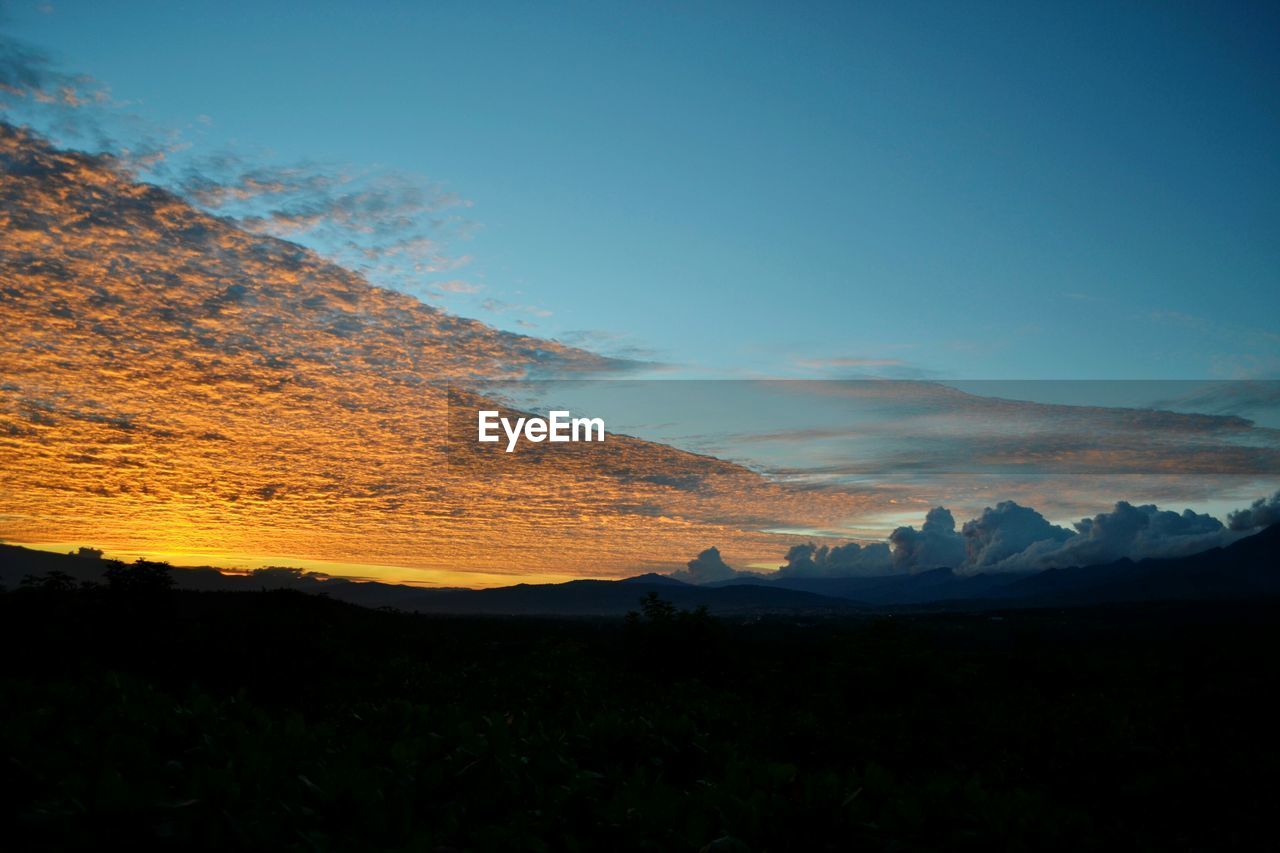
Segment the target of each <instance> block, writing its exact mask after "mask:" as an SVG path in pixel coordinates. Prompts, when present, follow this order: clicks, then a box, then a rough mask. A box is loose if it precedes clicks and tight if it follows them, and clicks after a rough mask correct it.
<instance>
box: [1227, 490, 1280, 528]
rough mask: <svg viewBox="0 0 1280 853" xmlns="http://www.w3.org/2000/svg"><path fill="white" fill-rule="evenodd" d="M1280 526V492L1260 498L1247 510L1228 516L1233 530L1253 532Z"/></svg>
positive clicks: (1237, 511) (1240, 510) (1239, 510)
mask: <svg viewBox="0 0 1280 853" xmlns="http://www.w3.org/2000/svg"><path fill="white" fill-rule="evenodd" d="M1271 524H1280V491H1277V492H1276V493H1275V494H1274V495H1272V496H1271V497H1269V498H1258V499H1257V500H1256V501H1254V502H1253V503H1252V504H1250V505H1249V506H1248V507H1246V508H1245V509H1238V510H1236V511H1235V512H1233V513H1231V514H1230V515H1228V516H1227V525H1228V526H1229V527H1230V528H1231V529H1232V530H1253V529H1255V528H1258V527H1267V526H1268V525H1271Z"/></svg>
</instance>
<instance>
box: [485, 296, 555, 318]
mask: <svg viewBox="0 0 1280 853" xmlns="http://www.w3.org/2000/svg"><path fill="white" fill-rule="evenodd" d="M480 307H481V308H483V309H484V310H486V311H488V312H489V313H490V314H528V315H530V316H533V317H543V318H546V317H550V316H551V312H550V311H548V310H547V309H546V308H540V307H538V306H537V305H517V304H515V303H512V302H504V301H503V300H501V299H486V300H484V301H483V302H481V303H480Z"/></svg>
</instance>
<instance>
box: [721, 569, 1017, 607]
mask: <svg viewBox="0 0 1280 853" xmlns="http://www.w3.org/2000/svg"><path fill="white" fill-rule="evenodd" d="M1012 579H1013V576H1010V575H961V574H957V573H955V572H954V571H952V570H951V569H930V570H928V571H924V572H918V573H916V574H902V575H880V576H874V577H852V578H797V577H779V578H773V579H771V578H760V579H754V578H753V579H741V578H733V579H730V580H725V581H719V582H718V583H716V584H713V586H718V587H725V586H736V585H743V584H750V585H767V586H771V587H774V588H779V589H792V590H799V591H802V592H811V593H814V594H817V595H824V596H830V597H835V598H848V599H853V600H857V601H860V602H864V603H866V604H872V605H890V604H921V603H925V602H929V601H939V600H947V599H966V598H984V597H987V596H990V595H993V594H996V591H997V590H999V589H1001V588H1003V587H1005V586H1006V585H1008V584H1009V582H1010V581H1011V580H1012Z"/></svg>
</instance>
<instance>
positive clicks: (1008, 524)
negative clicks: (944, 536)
mask: <svg viewBox="0 0 1280 853" xmlns="http://www.w3.org/2000/svg"><path fill="white" fill-rule="evenodd" d="M960 535H961V536H963V537H964V548H965V561H964V565H965V567H966V568H971V569H982V568H988V567H991V566H995V565H998V564H1000V563H1001V562H1003V561H1005V560H1007V559H1009V558H1010V557H1012V556H1014V555H1015V554H1021V553H1022V552H1023V551H1025V550H1026V549H1027V548H1030V547H1031V546H1032V545H1037V544H1039V543H1042V542H1062V541H1065V540H1067V539H1070V538H1071V531H1069V530H1067V529H1066V528H1064V527H1058V526H1057V525H1056V524H1050V523H1049V521H1048V520H1047V519H1046V518H1045V517H1044V516H1043V515H1041V514H1040V513H1038V512H1036V511H1035V510H1034V509H1031V508H1030V507H1025V506H1019V505H1018V504H1016V503H1014V502H1013V501H1001V502H1000V503H998V504H996V506H995V508H994V509H993V508H991V507H987V508H986V509H984V510H983V511H982V515H980V516H978V517H977V518H975V519H973V520H972V521H967V522H965V524H964V527H962V528H961V530H960Z"/></svg>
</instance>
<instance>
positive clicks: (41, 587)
mask: <svg viewBox="0 0 1280 853" xmlns="http://www.w3.org/2000/svg"><path fill="white" fill-rule="evenodd" d="M22 588H23V589H34V590H38V591H40V592H71V591H73V590H74V589H75V588H76V579H75V578H73V577H71V575H69V574H67V573H66V572H60V571H57V570H56V569H55V570H54V571H51V572H46V573H45V574H43V575H27V576H26V577H24V578H23V579H22Z"/></svg>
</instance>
